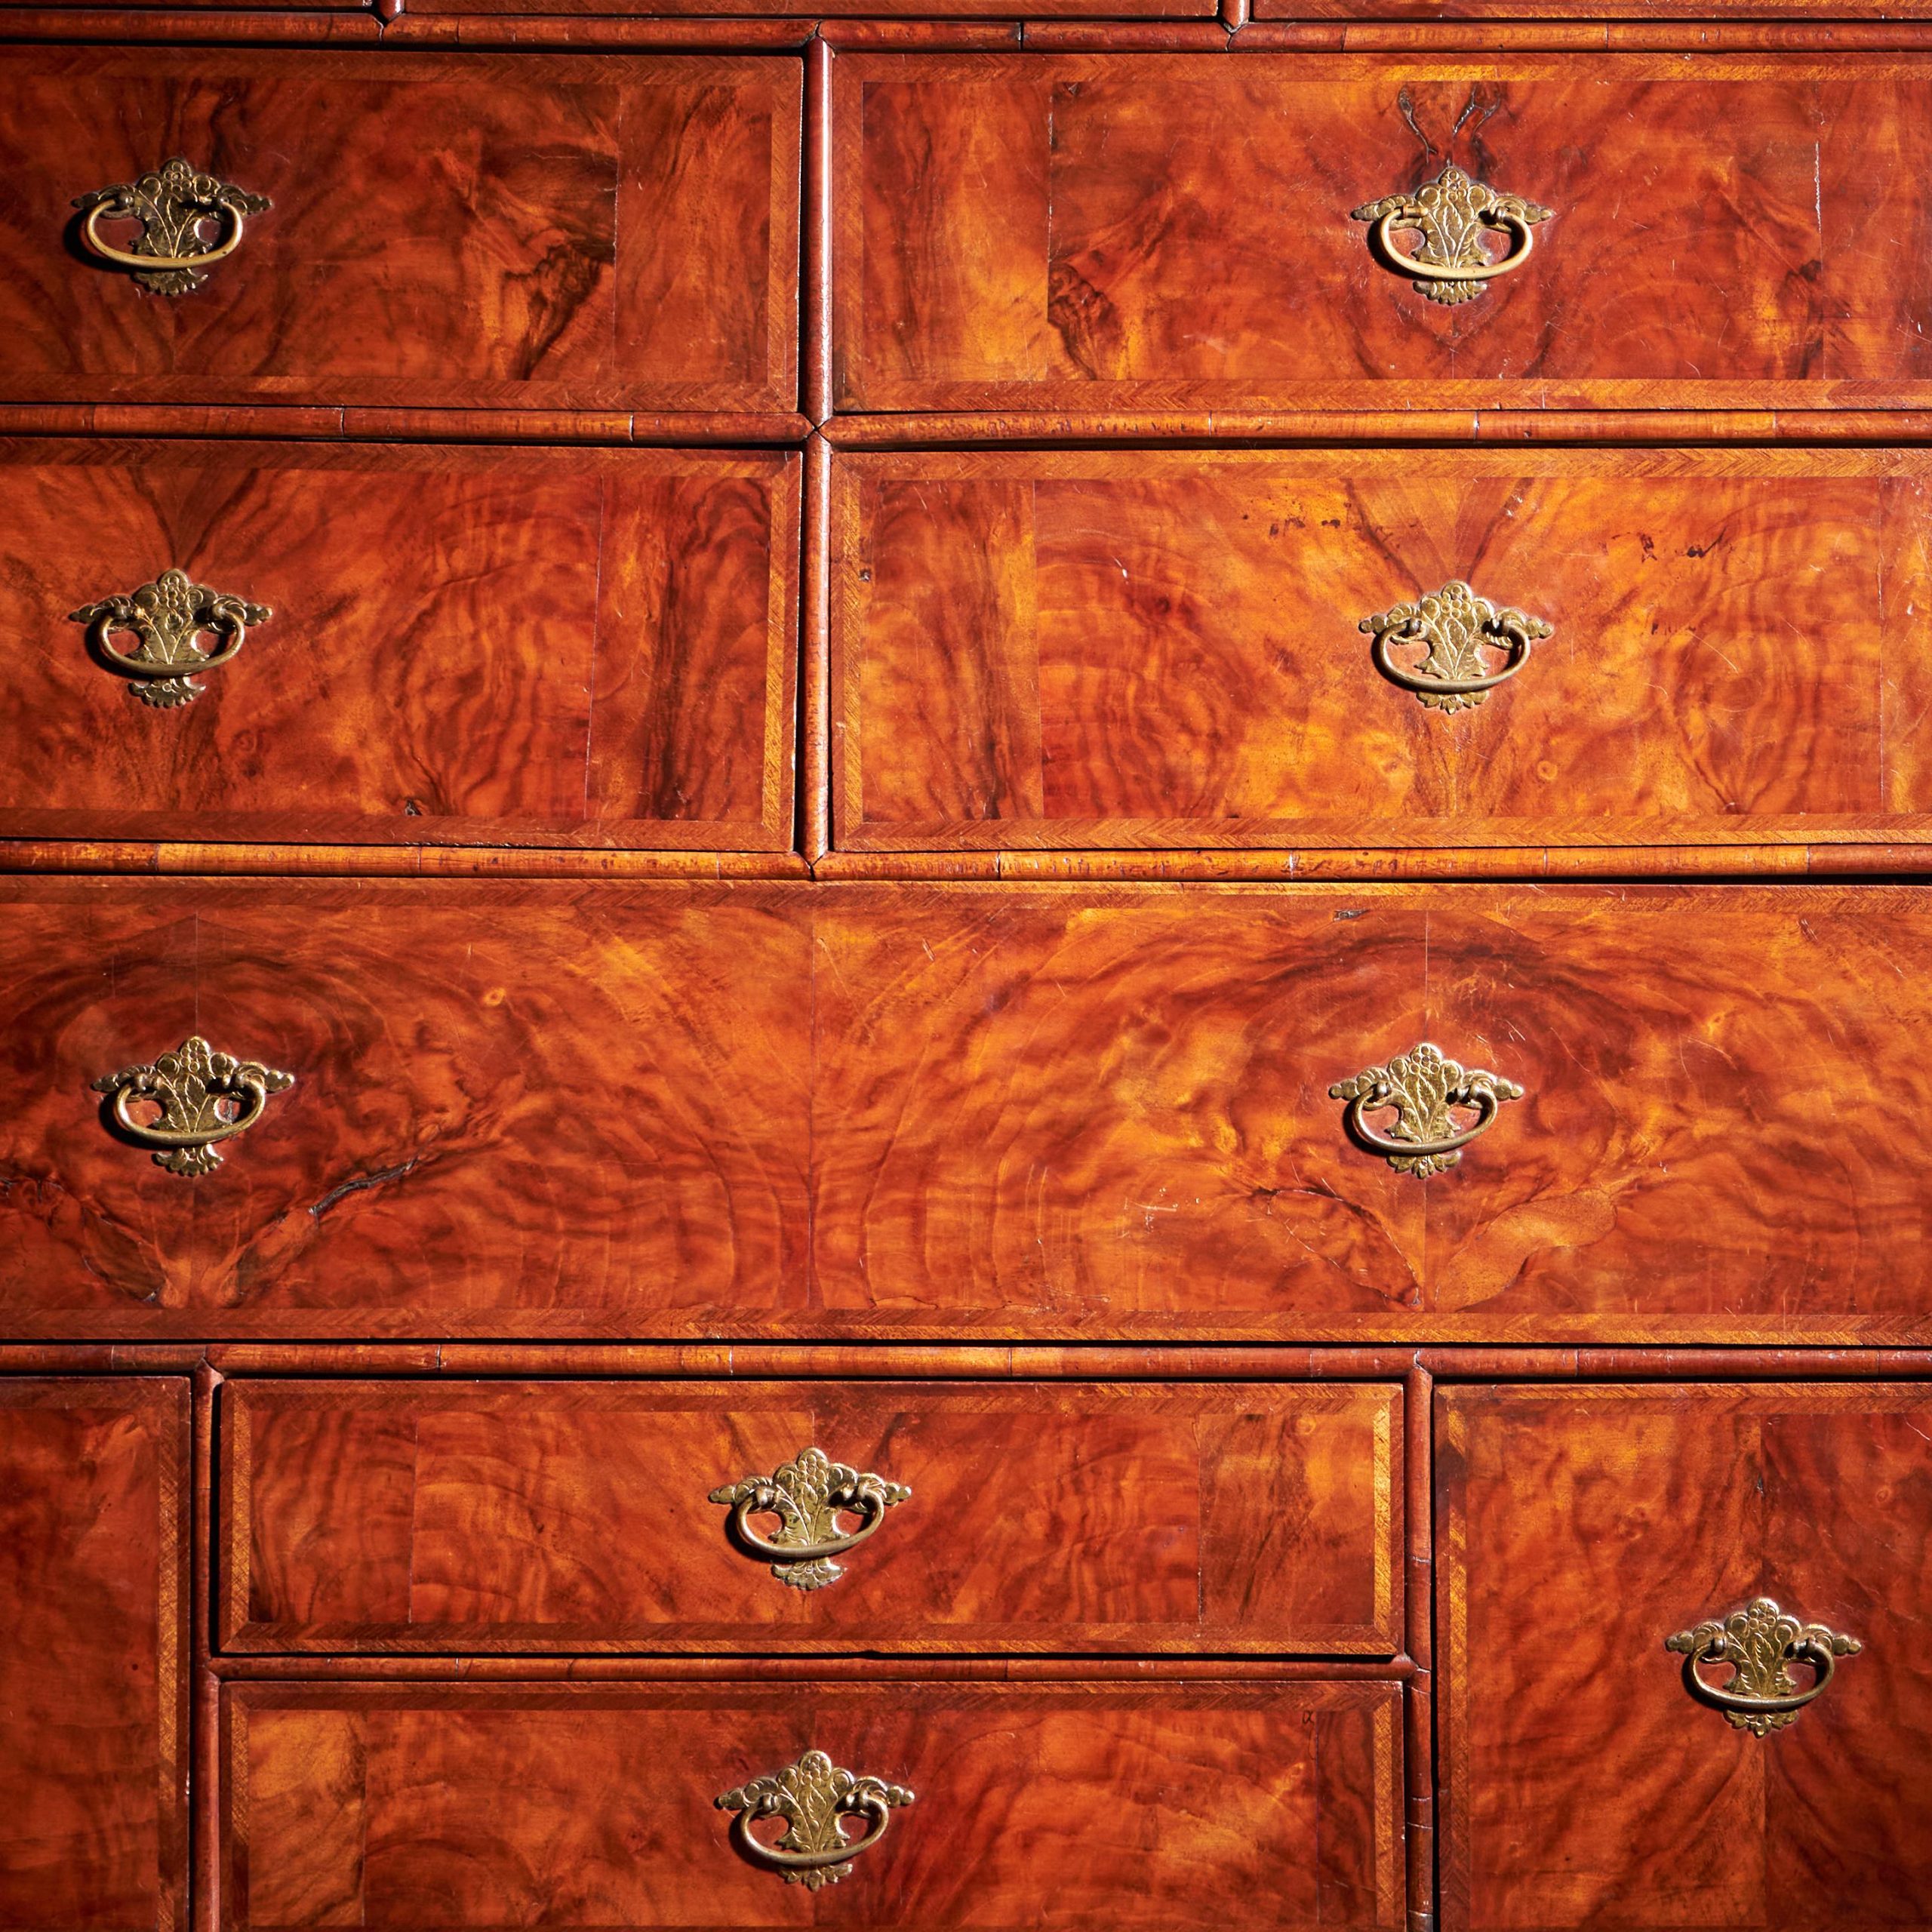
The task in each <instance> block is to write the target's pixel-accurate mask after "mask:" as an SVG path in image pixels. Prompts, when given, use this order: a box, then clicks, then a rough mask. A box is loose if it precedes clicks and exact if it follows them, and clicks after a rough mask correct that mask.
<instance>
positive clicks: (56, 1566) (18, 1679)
mask: <svg viewBox="0 0 1932 1932" xmlns="http://www.w3.org/2000/svg"><path fill="white" fill-rule="evenodd" d="M188 1408H189V1386H188V1383H187V1382H186V1380H184V1379H183V1378H181V1377H162V1376H157V1377H141V1378H138V1379H137V1378H134V1377H82V1376H74V1377H59V1378H48V1379H45V1380H39V1379H26V1378H13V1377H0V1627H4V1629H5V1632H6V1639H5V1642H4V1643H0V1924H6V1925H8V1927H18V1928H20V1932H72V1928H74V1927H77V1926H96V1927H110V1926H111V1927H117V1928H120V1932H173V1928H175V1927H179V1926H180V1925H181V1924H184V1923H185V1922H186V1915H187V1909H188V1804H187V1786H188V1682H189V1678H188V1663H189V1657H188V1601H189V1548H190V1541H189V1521H188V1518H189V1503H190V1494H191V1484H190V1482H189V1440H188V1436H189V1423H188Z"/></svg>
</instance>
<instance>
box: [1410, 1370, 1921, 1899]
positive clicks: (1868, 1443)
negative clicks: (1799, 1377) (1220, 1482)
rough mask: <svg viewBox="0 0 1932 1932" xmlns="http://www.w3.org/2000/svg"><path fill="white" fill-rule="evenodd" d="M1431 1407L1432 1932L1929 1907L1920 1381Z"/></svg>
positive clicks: (1600, 1392) (1488, 1394) (1523, 1398)
mask: <svg viewBox="0 0 1932 1932" xmlns="http://www.w3.org/2000/svg"><path fill="white" fill-rule="evenodd" d="M1438 1419H1439V1421H1438V1451H1437V1454H1438V1462H1437V1472H1438V1524H1439V1527H1438V1538H1439V1541H1438V1554H1437V1574H1438V1578H1439V1579H1440V1584H1439V1589H1440V1596H1439V1599H1438V1611H1437V1629H1438V1633H1439V1634H1438V1639H1437V1644H1438V1648H1437V1655H1438V1658H1439V1659H1440V1660H1441V1663H1442V1667H1443V1673H1444V1674H1443V1678H1442V1683H1443V1686H1444V1692H1445V1707H1444V1722H1443V1758H1442V1760H1441V1773H1442V1780H1443V1783H1444V1804H1445V1809H1446V1823H1447V1838H1446V1841H1445V1845H1444V1867H1443V1873H1442V1903H1443V1922H1444V1925H1445V1926H1446V1927H1448V1928H1449V1932H1520V1928H1523V1927H1532V1926H1534V1927H1537V1928H1538V1932H1571V1928H1578V1932H1580V1928H1582V1927H1586V1926H1587V1927H1590V1928H1591V1932H1638V1928H1645V1929H1646V1932H1648V1928H1654V1927H1659V1926H1666V1925H1669V1926H1688V1925H1710V1926H1716V1925H1723V1926H1732V1927H1738V1928H1740V1932H1796V1928H1798V1927H1814V1926H1831V1927H1842V1928H1844V1932H1869V1928H1875V1927H1880V1926H1885V1927H1901V1928H1906V1927H1919V1928H1923V1927H1927V1926H1932V1834H1928V1833H1927V1830H1926V1790H1927V1777H1928V1776H1929V1775H1932V1386H1927V1385H1926V1384H1925V1383H1870V1384H1867V1385H1865V1386H1857V1387H1847V1386H1827V1387H1819V1386H1815V1385H1814V1386H1804V1385H1790V1386H1780V1385H1770V1384H1758V1385H1748V1386H1743V1387H1738V1388H1713V1387H1696V1386H1682V1385H1670V1384H1666V1385H1663V1386H1659V1385H1657V1384H1650V1385H1646V1386H1641V1387H1633V1386H1603V1387H1598V1388H1569V1389H1550V1388H1547V1387H1545V1388H1534V1387H1520V1386H1519V1387H1514V1388H1512V1387H1502V1388H1489V1389H1451V1390H1448V1391H1446V1392H1444V1393H1443V1394H1442V1395H1441V1396H1440V1397H1439V1398H1438Z"/></svg>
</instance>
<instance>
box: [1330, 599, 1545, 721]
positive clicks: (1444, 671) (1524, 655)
mask: <svg viewBox="0 0 1932 1932" xmlns="http://www.w3.org/2000/svg"><path fill="white" fill-rule="evenodd" d="M1356 629H1358V630H1361V631H1364V632H1369V633H1370V634H1371V635H1373V636H1374V639H1375V645H1374V651H1373V656H1374V660H1375V668H1376V669H1377V670H1378V671H1380V672H1381V673H1382V675H1383V676H1384V677H1385V678H1387V679H1388V680H1389V682H1390V683H1391V684H1392V685H1400V686H1401V688H1402V689H1403V690H1404V691H1412V692H1413V693H1414V694H1415V696H1416V697H1417V699H1418V700H1420V702H1421V703H1423V704H1425V705H1426V706H1428V707H1429V709H1431V710H1432V711H1441V712H1457V711H1462V710H1465V709H1469V708H1470V707H1472V706H1475V705H1478V704H1480V703H1481V702H1482V701H1483V700H1484V698H1485V697H1487V695H1488V694H1490V692H1491V691H1494V689H1495V688H1496V687H1497V685H1501V684H1506V683H1507V682H1508V681H1509V679H1511V678H1513V677H1514V676H1515V675H1516V673H1517V672H1518V671H1520V670H1521V669H1522V668H1523V666H1524V665H1525V664H1527V663H1528V662H1529V661H1530V652H1531V649H1532V648H1534V646H1535V645H1537V644H1539V643H1540V642H1541V641H1542V640H1543V638H1546V637H1548V636H1549V635H1551V628H1550V626H1549V625H1548V624H1546V623H1544V622H1543V620H1542V619H1541V618H1540V617H1531V616H1529V615H1528V614H1527V613H1526V612H1524V611H1512V610H1509V609H1508V608H1499V607H1498V606H1497V605H1494V604H1492V603H1491V602H1490V601H1489V600H1488V598H1486V597H1478V595H1476V593H1475V591H1474V590H1472V589H1471V588H1470V587H1469V585H1468V584H1466V583H1463V581H1462V580H1461V579H1460V578H1457V579H1454V580H1451V582H1449V583H1445V584H1444V586H1442V588H1441V589H1440V590H1436V591H1432V592H1430V593H1429V595H1427V596H1426V597H1422V598H1417V600H1416V601H1415V602H1414V603H1413V604H1398V605H1395V607H1394V608H1392V609H1391V610H1388V611H1379V612H1377V614H1375V615H1374V616H1373V617H1364V618H1363V619H1362V620H1361V623H1359V624H1358V625H1357V626H1356ZM1394 645H1426V647H1427V648H1428V653H1429V654H1428V655H1427V657H1425V658H1424V659H1423V661H1422V663H1420V665H1417V666H1414V667H1413V668H1411V666H1407V665H1405V664H1402V663H1398V661H1397V660H1396V659H1395V657H1393V656H1392V654H1391V647H1392V646H1394ZM1484 646H1487V647H1488V648H1491V650H1494V651H1502V652H1503V653H1505V654H1506V656H1505V661H1504V663H1503V668H1502V669H1500V670H1499V671H1487V670H1485V669H1484V660H1483V656H1482V651H1483V648H1484Z"/></svg>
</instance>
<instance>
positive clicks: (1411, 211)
mask: <svg viewBox="0 0 1932 1932" xmlns="http://www.w3.org/2000/svg"><path fill="white" fill-rule="evenodd" d="M1553 213H1554V211H1553V210H1552V209H1549V208H1542V207H1540V206H1539V205H1537V203H1536V202H1527V201H1525V200H1524V198H1522V196H1521V195H1500V194H1498V193H1497V191H1496V190H1495V189H1494V188H1492V187H1491V186H1489V185H1488V183H1487V182H1483V181H1475V180H1471V179H1470V177H1469V176H1468V175H1466V174H1464V173H1463V171H1462V170H1461V169H1460V168H1455V167H1445V168H1444V169H1443V171H1442V172H1441V174H1438V176H1437V177H1435V180H1433V181H1425V182H1424V183H1423V185H1422V186H1420V188H1418V189H1416V191H1415V192H1414V193H1413V194H1410V195H1385V196H1384V197H1383V198H1382V199H1381V200H1380V201H1379V202H1364V203H1363V204H1362V205H1361V207H1360V208H1355V209H1352V210H1351V211H1350V212H1349V220H1352V221H1366V222H1371V223H1374V226H1373V227H1371V229H1370V230H1369V235H1368V241H1369V247H1370V248H1371V251H1373V253H1374V255H1375V257H1376V259H1377V260H1379V261H1380V262H1383V263H1386V265H1387V266H1389V268H1391V269H1394V270H1395V272H1396V273H1397V274H1398V275H1407V277H1408V278H1409V279H1410V281H1411V284H1412V285H1413V286H1414V289H1415V291H1416V293H1417V294H1419V295H1423V296H1426V297H1428V298H1429V300H1430V301H1432V302H1440V303H1444V304H1446V305H1448V306H1454V304H1456V303H1459V302H1472V301H1474V300H1475V298H1476V297H1478V295H1480V294H1481V293H1482V292H1483V289H1484V285H1486V284H1487V283H1489V282H1491V281H1494V280H1495V279H1496V278H1497V276H1498V275H1510V274H1513V273H1514V272H1515V270H1517V269H1519V268H1521V266H1523V264H1524V263H1525V262H1527V260H1529V259H1530V251H1531V249H1533V248H1534V247H1535V246H1536V238H1535V236H1534V235H1532V234H1531V232H1530V231H1531V228H1532V227H1533V226H1534V225H1535V224H1536V223H1538V222H1540V221H1548V220H1549V219H1550V218H1551V217H1552V214H1553ZM1397 229H1412V230H1414V232H1415V233H1417V235H1420V237H1421V241H1420V244H1419V245H1417V248H1416V251H1415V252H1414V254H1409V255H1405V254H1403V253H1402V252H1401V250H1400V249H1398V248H1397V247H1396V246H1395V231H1396V230H1397ZM1484 230H1487V231H1489V232H1491V233H1500V234H1506V235H1509V238H1510V246H1509V253H1508V254H1506V255H1505V256H1504V257H1503V258H1502V260H1500V261H1492V260H1491V259H1490V257H1488V256H1487V254H1484V252H1483V249H1482V246H1481V243H1480V242H1478V239H1477V237H1478V235H1481V233H1482V232H1484Z"/></svg>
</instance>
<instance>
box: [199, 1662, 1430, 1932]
mask: <svg viewBox="0 0 1932 1932" xmlns="http://www.w3.org/2000/svg"><path fill="white" fill-rule="evenodd" d="M1400 1709H1401V1691H1400V1688H1399V1687H1398V1686H1397V1685H1395V1684H1320V1683H1315V1684H1306V1683H1285V1682H1284V1683H1263V1684H1252V1683H1251V1684H1227V1683H1222V1684H1205V1683H1204V1684H1174V1685H1161V1684H1070V1685H1053V1684H997V1685H996V1684H916V1683H910V1684H908V1683H900V1684H883V1685H878V1686H865V1685H850V1686H848V1685H831V1684H811V1683H802V1684H786V1685H784V1686H783V1687H774V1688H771V1689H758V1688H752V1687H740V1686H736V1685H723V1684H718V1685H710V1686H703V1687H691V1688H678V1687H670V1686H668V1685H667V1686H651V1687H643V1686H627V1685H623V1684H601V1685H597V1686H594V1687H592V1686H580V1687H551V1688H540V1689H532V1688H528V1687H519V1688H510V1687H498V1688H489V1689H483V1688H467V1687H465V1688H459V1687H451V1686H441V1687H435V1688H420V1689H418V1688H411V1687H400V1686H388V1685H385V1686H381V1687H373V1686H371V1687H364V1686H355V1685H348V1684H328V1685H309V1684H250V1685H246V1686H235V1685H231V1686H229V1687H228V1688H227V1689H226V1690H225V1691H224V1693H223V1768H224V1774H225V1777H224V1790H223V1803H222V1812H223V1826H222V1835H221V1855H222V1859H223V1884H222V1887H221V1901H222V1923H223V1925H224V1926H226V1927H230V1928H233V1932H242V1928H254V1927H260V1928H263V1932H267V1928H270V1927H273V1928H276V1932H292V1928H294V1927H309V1926H325V1925H336V1924H355V1925H358V1926H361V1927H365V1928H367V1932H432V1928H434V1932H444V1929H445V1928H448V1932H459V1928H460V1929H461V1932H469V1928H474V1929H475V1932H484V1928H494V1927H503V1926H508V1925H529V1924H542V1925H546V1926H555V1927H562V1928H566V1929H567V1932H571V1929H574V1928H576V1927H583V1928H586V1932H588V1928H590V1927H634V1928H643V1927H659V1926H663V1927H685V1928H689V1932H697V1929H698V1928H700V1927H702V1928H703V1932H751V1928H753V1927H764V1926H770V1925H777V1924H808V1923H812V1922H824V1923H843V1924H854V1925H857V1924H864V1925H867V1926H878V1927H888V1926H891V1927H898V1926H903V1927H908V1928H912V1927H920V1928H934V1927H954V1926H957V1927H976V1928H980V1932H1022V1928H1024V1932H1032V1928H1034V1927H1037V1926H1038V1925H1039V1924H1040V1923H1041V1911H1042V1909H1043V1906H1044V1904H1045V1903H1047V1902H1048V1901H1050V1902H1051V1922H1052V1923H1053V1924H1054V1925H1056V1926H1064V1927H1069V1928H1077V1932H1088V1928H1091V1929H1092V1932H1111V1928H1113V1927H1121V1926H1139V1927H1147V1928H1149V1932H1152V1928H1155V1927H1159V1928H1161V1932H1195V1928H1198V1929H1199V1932H1218V1929H1219V1928H1220V1927H1223V1926H1225V1925H1226V1924H1227V1923H1228V1921H1229V1917H1230V1915H1232V1914H1235V1913H1236V1912H1238V1916H1239V1918H1240V1919H1241V1922H1242V1923H1243V1924H1247V1925H1255V1926H1263V1927H1268V1928H1269V1932H1315V1928H1317V1927H1321V1929H1322V1932H1327V1928H1329V1927H1336V1926H1341V1927H1362V1928H1370V1927H1374V1928H1377V1932H1380V1928H1383V1927H1389V1928H1393V1927H1398V1926H1399V1925H1400V1924H1401V1922H1402V1917H1403V1912H1404V1880H1403V1873H1402V1870H1401V1838H1402V1827H1401V1811H1400V1801H1399V1797H1398V1792H1399V1789H1400V1785H1399V1780H1400V1778H1401V1739H1400V1737H1399V1731H1400V1728H1401V1727H1400V1722H1399V1714H1400ZM841 1773H844V1774H849V1780H847V1779H841V1778H839V1777H838V1774H841ZM834 1804H842V1805H843V1807H844V1810H843V1811H842V1812H834V1811H833V1809H832V1807H833V1806H834ZM741 1807H742V1808H741ZM828 1814H830V1815H828ZM834 1833H840V1834H842V1835H843V1836H844V1840H845V1844H844V1849H843V1851H842V1852H841V1848H840V1847H839V1845H838V1843H837V1842H836V1841H835V1840H833V1839H832V1834H834ZM844 1853H849V1854H850V1855H849V1857H848V1856H845V1855H844ZM784 1858H791V1859H794V1860H811V1859H814V1858H815V1859H816V1860H817V1861H818V1862H817V1863H815V1864H808V1865H803V1866H801V1865H794V1866H792V1867H791V1869H789V1871H788V1870H786V1869H783V1867H782V1866H781V1865H780V1860H781V1859H784ZM788 1880H789V1881H794V1882H795V1884H796V1886H797V1887H798V1889H795V1890H788V1889H787V1882H788ZM831 1886H836V1887H837V1888H838V1889H837V1891H836V1893H835V1894H832V1895H831V1896H825V1894H826V1889H827V1888H828V1887H831ZM814 1893H817V1894H820V1900H821V1902H820V1903H817V1905H816V1906H814V1903H813V1899H812V1897H811V1894H814Z"/></svg>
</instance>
